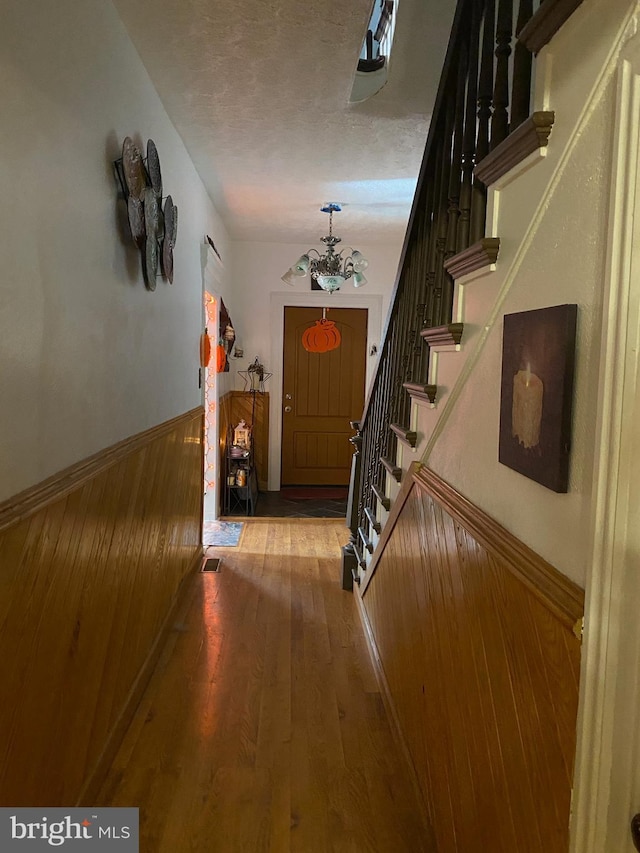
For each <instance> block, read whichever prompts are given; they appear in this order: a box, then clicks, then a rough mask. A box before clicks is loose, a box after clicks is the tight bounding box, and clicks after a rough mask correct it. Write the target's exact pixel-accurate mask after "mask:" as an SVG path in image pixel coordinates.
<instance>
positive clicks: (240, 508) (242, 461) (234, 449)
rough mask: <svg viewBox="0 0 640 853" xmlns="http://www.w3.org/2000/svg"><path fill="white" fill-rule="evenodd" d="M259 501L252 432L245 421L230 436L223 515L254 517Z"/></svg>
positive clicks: (228, 440)
mask: <svg viewBox="0 0 640 853" xmlns="http://www.w3.org/2000/svg"><path fill="white" fill-rule="evenodd" d="M257 500H258V478H257V475H256V469H255V465H254V460H253V452H252V449H251V435H250V429H249V428H248V427H247V426H246V424H245V423H244V421H241V422H240V424H239V425H238V426H237V427H236V428H235V429H234V430H232V429H231V428H230V429H229V432H228V437H227V452H226V454H225V479H224V513H225V515H231V514H233V513H236V512H242V513H243V514H244V515H253V514H254V512H255V506H256V502H257Z"/></svg>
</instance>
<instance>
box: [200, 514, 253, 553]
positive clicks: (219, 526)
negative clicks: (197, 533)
mask: <svg viewBox="0 0 640 853" xmlns="http://www.w3.org/2000/svg"><path fill="white" fill-rule="evenodd" d="M243 526H244V525H243V523H242V522H241V521H205V523H204V526H203V531H202V544H203V545H219V546H220V547H223V548H234V547H235V546H236V545H237V544H238V543H239V542H240V536H241V535H242V528H243Z"/></svg>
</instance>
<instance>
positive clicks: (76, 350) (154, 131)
mask: <svg viewBox="0 0 640 853" xmlns="http://www.w3.org/2000/svg"><path fill="white" fill-rule="evenodd" d="M0 108H1V113H2V127H1V129H0V162H1V163H2V170H1V177H0V186H1V187H2V198H3V204H2V205H0V247H1V249H0V251H1V257H2V266H3V271H2V284H1V303H0V304H1V308H0V500H2V499H4V498H7V497H9V496H10V495H12V494H15V493H17V492H18V491H20V490H22V489H24V488H26V487H28V486H30V485H32V484H35V483H37V482H39V481H41V480H42V479H44V478H46V477H47V476H49V475H51V474H53V473H54V472H56V471H59V470H60V469H62V468H64V467H66V466H68V465H70V464H72V463H74V462H76V461H78V460H80V459H82V458H84V457H86V456H88V455H90V454H92V453H95V452H97V451H99V450H100V449H102V448H104V447H106V446H109V445H111V444H113V443H115V442H117V441H119V440H121V439H123V438H125V437H127V436H129V435H132V434H135V433H137V432H139V431H141V430H144V429H146V428H148V427H151V426H153V425H155V424H157V423H160V422H162V421H164V420H166V419H169V418H171V417H174V416H176V415H179V414H181V413H182V412H184V411H186V410H188V409H191V408H193V407H194V406H197V405H198V404H199V403H200V401H201V392H200V390H199V388H198V338H199V334H200V326H201V319H202V309H201V294H202V267H203V260H204V258H205V256H206V250H205V249H204V246H203V241H204V235H205V234H206V233H209V234H210V235H211V236H212V237H213V239H214V240H215V242H216V245H217V246H218V248H219V250H220V252H221V254H222V255H223V258H224V260H225V276H226V277H227V278H226V281H228V280H229V276H230V274H231V269H232V260H231V257H230V254H231V253H230V249H229V241H228V238H227V235H226V233H225V229H224V226H223V225H222V222H221V220H220V219H219V217H218V216H217V214H216V211H215V209H214V207H213V205H212V204H211V201H210V199H209V197H208V196H207V194H206V192H205V190H204V187H203V185H202V183H201V181H200V179H199V177H198V175H197V173H196V171H195V169H194V167H193V165H192V162H191V160H190V158H189V156H188V154H187V152H186V150H185V148H184V145H183V144H182V141H181V139H180V137H179V136H178V134H177V132H176V130H175V128H174V127H173V125H172V124H171V122H170V121H169V119H168V117H167V115H166V113H165V111H164V109H163V106H162V104H161V102H160V100H159V98H158V96H157V94H156V91H155V89H154V88H153V86H152V84H151V82H150V80H149V77H148V75H147V73H146V71H145V69H144V67H143V65H142V63H141V61H140V59H139V57H138V55H137V53H136V51H135V50H134V48H133V46H132V44H131V42H130V40H129V38H128V36H127V34H126V31H125V30H124V27H123V25H122V23H121V21H120V19H119V17H118V15H117V14H116V12H115V10H114V8H113V7H112V5H111V3H110V2H100V0H82V2H80V0H58V2H56V3H50V2H46V0H35V2H31V3H17V2H13V3H6V4H4V6H3V14H2V28H1V30H0ZM127 135H130V136H132V137H133V138H134V140H135V141H136V142H137V143H138V144H145V145H146V141H147V139H149V138H152V139H153V140H154V141H155V143H156V145H157V147H158V151H159V154H160V162H161V166H162V171H163V181H164V192H165V194H166V193H170V194H171V195H172V197H173V199H174V202H175V203H176V204H177V205H178V207H179V211H180V216H179V234H178V241H177V245H176V250H175V275H174V283H173V285H169V284H168V283H167V282H165V281H164V280H163V279H161V278H159V279H158V282H157V289H156V291H155V292H150V291H148V290H146V288H145V285H144V281H143V277H142V272H141V266H140V257H139V253H138V251H137V250H136V249H135V248H134V247H133V244H132V242H131V239H130V237H129V236H128V233H127V225H126V218H125V206H124V203H123V202H122V201H118V200H117V198H118V187H117V185H116V182H115V180H114V176H113V170H112V163H113V160H114V159H116V158H117V157H119V156H120V152H121V146H122V141H123V138H124V137H125V136H127ZM226 287H227V285H226V284H225V288H226ZM223 289H224V288H223ZM223 295H224V294H223ZM227 298H228V300H229V308H230V310H231V311H233V307H234V306H233V296H232V295H228V297H227Z"/></svg>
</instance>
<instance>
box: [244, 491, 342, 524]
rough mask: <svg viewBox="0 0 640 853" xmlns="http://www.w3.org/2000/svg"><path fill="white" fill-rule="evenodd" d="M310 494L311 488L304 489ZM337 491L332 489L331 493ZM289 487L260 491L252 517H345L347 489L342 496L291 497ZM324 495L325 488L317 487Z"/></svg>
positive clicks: (325, 492)
mask: <svg viewBox="0 0 640 853" xmlns="http://www.w3.org/2000/svg"><path fill="white" fill-rule="evenodd" d="M305 492H306V493H309V494H311V493H312V490H311V489H305ZM338 493H339V492H336V491H335V490H334V491H333V494H338ZM290 494H291V490H290V489H285V490H283V491H282V492H260V494H259V495H258V500H257V502H256V511H255V514H254V518H345V516H346V514H347V489H344V496H343V497H330V498H328V497H324V496H323V497H318V498H302V499H301V498H295V499H294V498H292V497H289V496H288V495H290ZM319 494H321V495H326V494H327V490H326V489H319ZM235 517H238V516H234V518H235Z"/></svg>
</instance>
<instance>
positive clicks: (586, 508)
mask: <svg viewBox="0 0 640 853" xmlns="http://www.w3.org/2000/svg"><path fill="white" fill-rule="evenodd" d="M629 8H630V4H629V3H628V2H625V0H614V2H608V3H605V2H600V0H585V2H584V4H583V5H582V6H581V7H580V9H578V11H577V12H576V13H575V14H574V16H573V17H572V18H571V20H570V21H569V22H568V23H567V24H566V25H565V27H563V29H562V30H561V31H560V33H559V34H558V35H557V36H556V37H555V38H554V40H553V41H552V43H551V45H550V46H549V47H548V48H545V50H544V51H543V52H542V54H541V55H540V58H539V67H538V71H539V74H538V86H537V97H538V104H537V108H538V109H540V108H543V107H545V108H550V109H552V110H555V112H556V124H555V126H554V129H553V131H552V134H551V138H550V144H549V148H548V152H547V155H546V157H544V158H542V159H539V160H537V162H536V163H535V165H532V166H531V168H530V170H529V171H527V172H525V173H524V174H521V175H519V176H518V177H516V178H515V179H514V180H512V181H511V182H510V183H506V185H505V186H503V187H502V188H501V189H500V190H499V192H497V193H496V192H493V193H492V194H491V196H492V198H491V199H490V201H491V204H492V209H491V210H490V216H489V221H490V228H491V223H492V230H491V233H493V234H495V235H496V236H499V237H500V239H501V246H500V256H499V260H498V264H497V269H496V271H495V272H494V273H492V274H490V275H488V276H485V277H482V278H478V279H477V280H475V281H471V282H470V283H468V284H466V285H464V322H465V327H466V332H465V338H464V341H463V342H464V352H463V353H460V354H441V355H440V359H441V361H442V371H441V375H440V376H439V377H438V384H441V383H442V385H443V395H442V398H441V401H440V402H439V404H438V406H439V412H440V414H439V417H440V421H439V422H438V423H437V425H436V426H435V428H434V429H433V433H432V437H431V439H430V441H429V443H428V447H427V450H426V452H425V454H424V460H425V461H426V462H427V464H428V465H429V466H430V467H431V468H433V469H434V470H435V471H436V472H437V473H438V474H440V475H441V476H442V477H443V478H444V479H445V480H446V481H447V482H449V483H451V484H452V485H453V486H455V487H456V488H457V489H458V490H459V491H461V492H462V493H463V494H464V495H465V496H466V497H467V498H469V499H470V500H472V501H473V502H474V503H476V504H478V505H479V506H480V507H482V508H483V509H484V510H486V511H487V512H488V513H489V514H490V515H492V516H493V517H494V518H496V519H497V520H498V521H500V522H501V523H502V524H503V525H504V526H505V527H507V528H508V529H509V530H511V531H512V532H513V533H515V534H516V536H518V537H519V538H520V539H522V540H523V541H524V542H525V543H526V544H528V545H529V546H530V547H531V548H533V549H534V550H535V551H537V552H538V553H539V554H541V555H542V556H543V557H545V558H546V559H547V560H548V561H549V562H551V563H552V564H553V565H554V566H556V567H557V568H558V569H559V570H560V571H561V572H563V573H564V574H566V575H568V576H569V577H571V578H572V579H574V580H575V581H577V582H578V583H580V584H582V585H584V583H585V576H586V567H587V564H588V560H589V553H588V549H589V541H590V539H589V528H590V520H591V509H592V508H591V491H592V477H593V455H594V449H595V413H596V408H597V402H598V395H599V393H600V389H599V388H598V368H599V357H600V352H599V347H600V333H601V306H602V291H603V282H604V277H605V266H606V263H605V262H606V248H607V231H608V205H609V184H610V175H611V158H612V148H611V126H612V118H613V100H614V93H615V68H616V61H615V57H612V56H611V55H610V52H611V50H612V47H613V45H614V44H616V43H618V42H617V40H618V37H619V35H620V33H621V31H622V29H621V28H622V26H623V24H624V17H625V15H626V13H627V12H628V10H629ZM563 303H577V304H578V339H577V351H576V374H575V383H574V403H573V428H572V448H571V463H570V482H569V492H568V494H555V493H554V492H552V491H550V490H549V489H546V488H544V487H543V486H541V485H539V484H538V483H535V482H534V481H532V480H529V479H528V478H526V477H524V476H522V475H520V474H518V473H516V472H515V471H513V470H511V469H510V468H507V467H505V466H504V465H501V464H500V463H499V462H498V430H499V417H500V381H501V358H502V325H503V317H504V315H505V314H510V313H513V312H518V311H526V310H530V309H534V308H541V307H545V306H551V305H560V304H563ZM455 359H459V364H458V365H457V366H454V360H455ZM460 371H462V372H460ZM458 373H459V375H458Z"/></svg>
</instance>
